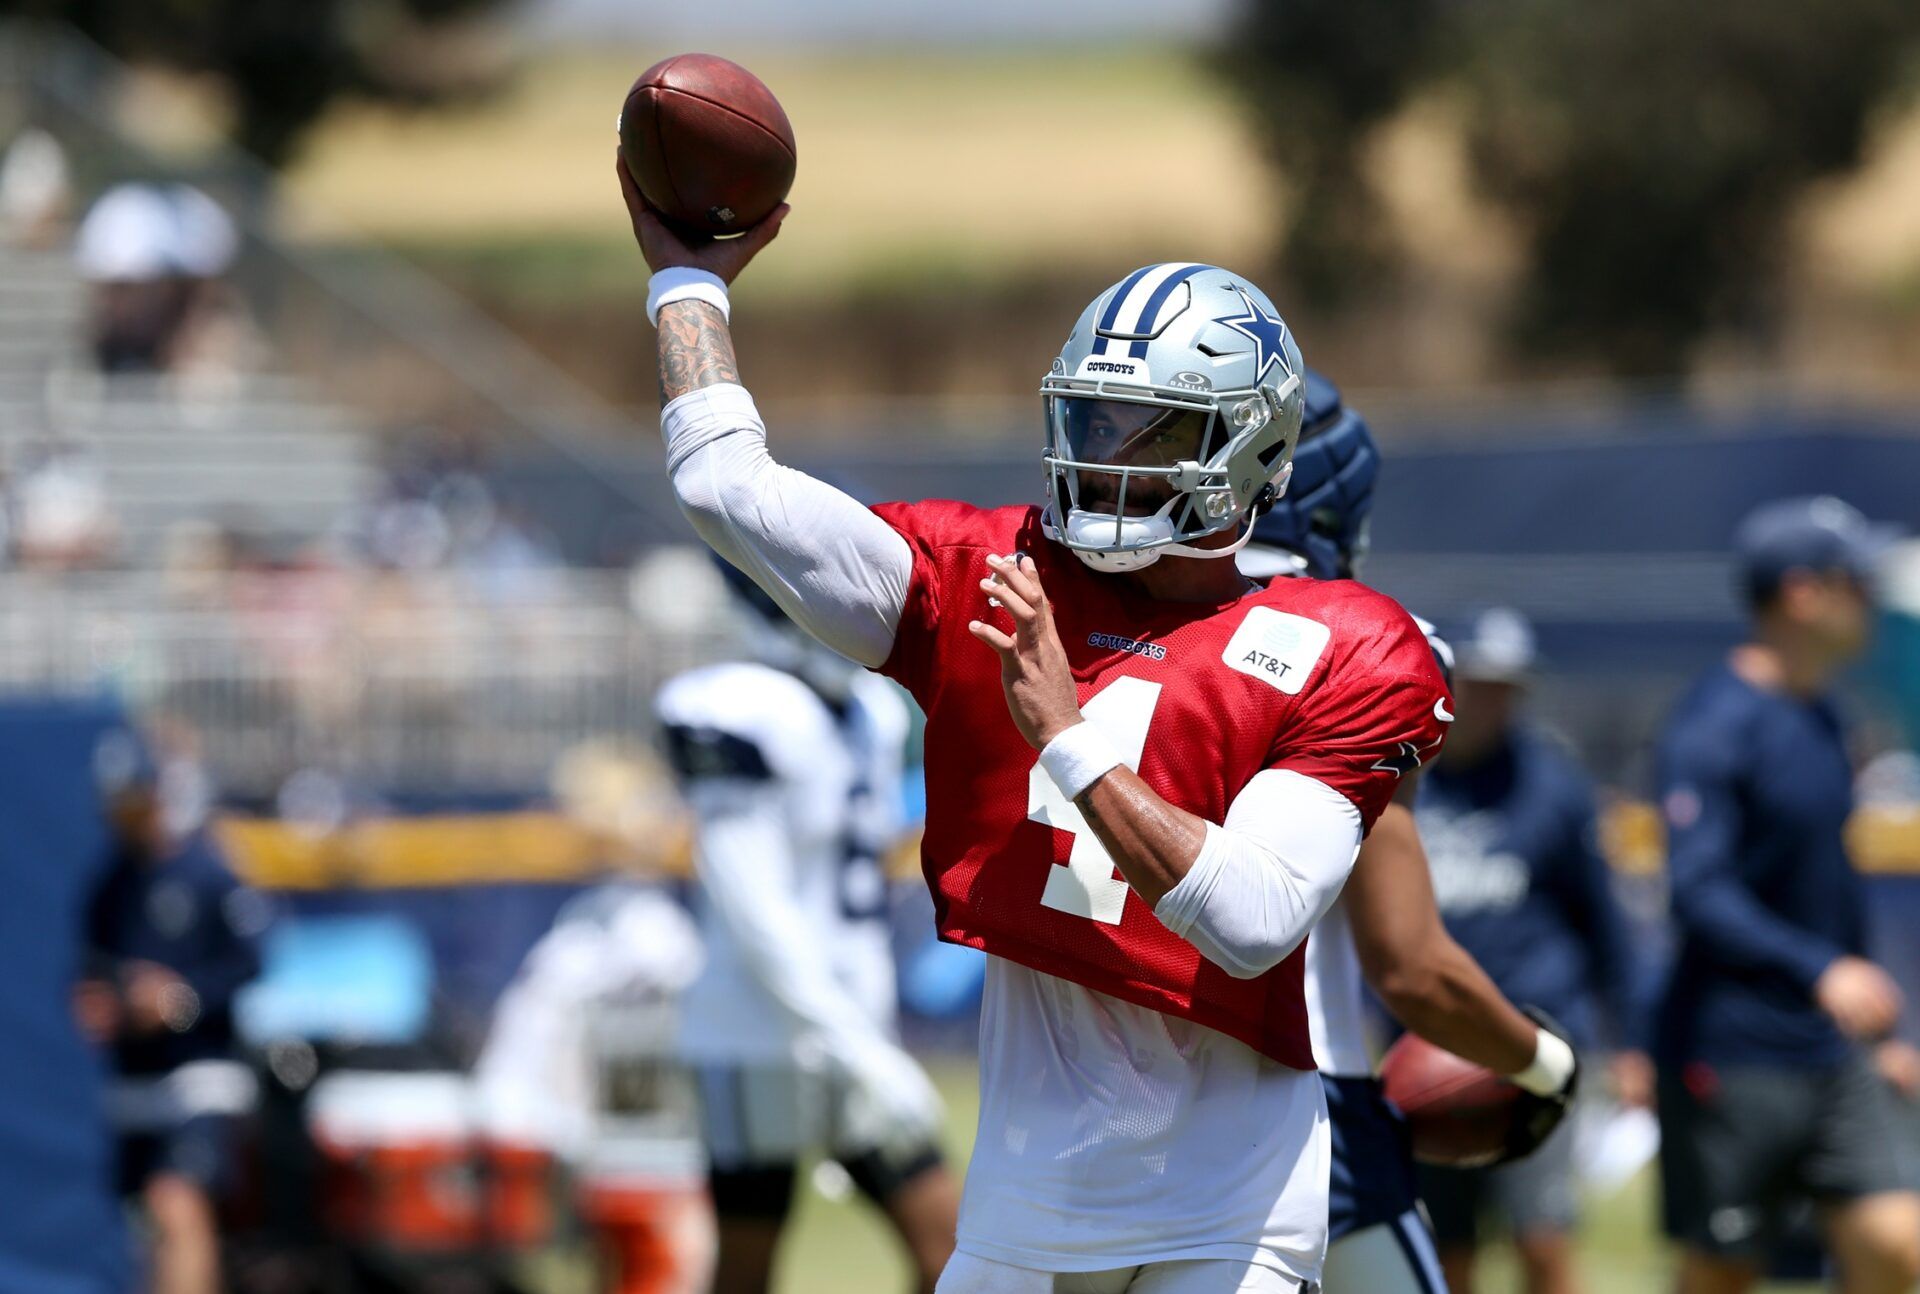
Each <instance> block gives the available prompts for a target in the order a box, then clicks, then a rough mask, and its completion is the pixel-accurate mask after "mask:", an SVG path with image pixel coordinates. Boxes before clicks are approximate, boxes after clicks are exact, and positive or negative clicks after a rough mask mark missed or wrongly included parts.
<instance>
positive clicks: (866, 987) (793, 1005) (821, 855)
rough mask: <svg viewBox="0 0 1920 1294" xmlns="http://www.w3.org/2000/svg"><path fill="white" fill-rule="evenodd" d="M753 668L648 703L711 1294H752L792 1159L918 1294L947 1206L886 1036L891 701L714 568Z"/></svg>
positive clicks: (930, 1092)
mask: <svg viewBox="0 0 1920 1294" xmlns="http://www.w3.org/2000/svg"><path fill="white" fill-rule="evenodd" d="M720 565H721V566H722V569H723V570H724V571H725V573H726V575H727V577H728V585H729V587H730V588H731V589H732V590H733V592H734V594H735V595H736V596H735V599H734V600H735V602H736V603H737V605H738V607H739V609H740V612H741V616H740V618H741V620H742V621H743V622H744V625H745V627H746V629H747V634H748V638H749V641H750V646H751V648H752V651H753V654H754V655H755V656H756V657H757V658H758V659H757V660H755V661H752V662H741V663H732V664H722V665H709V666H704V667H702V668H699V669H695V670H693V671H691V672H689V673H686V674H682V675H679V676H678V677H676V678H674V679H671V680H669V681H668V683H667V684H666V686H665V687H663V688H661V690H660V694H659V696H658V698H656V700H655V703H654V708H655V711H656V713H657V715H658V717H659V721H660V728H661V732H662V734H663V738H664V741H665V744H666V749H667V756H668V761H669V762H670V763H671V764H672V766H673V769H674V771H675V774H676V776H677V778H678V781H679V783H680V787H681V791H682V793H683V795H684V796H685V798H686V800H687V803H688V805H689V806H690V807H691V808H692V810H693V813H694V816H695V840H694V852H695V866H696V869H697V873H698V877H699V882H700V885H699V891H698V896H697V897H698V903H697V906H698V909H699V913H700V917H701V929H702V933H703V935H704V936H705V941H706V948H707V957H706V964H705V967H704V968H703V970H702V972H701V974H700V976H699V977H698V978H697V979H696V980H694V982H693V983H692V985H690V986H689V987H688V988H687V990H686V993H685V996H684V998H683V1000H682V1004H681V1011H682V1019H683V1021H684V1027H683V1029H682V1034H681V1053H682V1055H683V1056H684V1057H685V1058H686V1059H687V1060H688V1061H689V1062H690V1063H691V1064H693V1065H694V1066H695V1067H696V1070H697V1073H698V1076H699V1083H700V1095H701V1109H702V1117H703V1122H704V1127H705V1140H706V1143H707V1154H708V1159H709V1163H710V1168H709V1184H710V1186H711V1190H712V1194H713V1202H714V1212H715V1214H716V1215H717V1219H718V1222H719V1228H720V1251H719V1261H718V1266H717V1268H716V1273H715V1278H714V1289H715V1291H716V1292H717V1294H764V1291H765V1290H766V1289H767V1288H768V1285H769V1282H770V1280H771V1277H772V1270H773V1260H774V1252H775V1248H776V1246H777V1244H778V1242H779V1239H780V1232H781V1230H782V1229H783V1227H784V1224H785V1222H786V1218H787V1213H788V1210H789V1208H790V1206H791V1204H792V1199H793V1185H794V1176H795V1173H796V1170H797V1168H798V1164H799V1161H800V1159H801V1157H802V1156H803V1155H805V1154H807V1153H809V1152H812V1151H818V1150H824V1151H825V1152H827V1153H828V1154H830V1155H831V1156H832V1157H833V1158H834V1159H836V1160H837V1161H839V1163H840V1164H841V1166H842V1167H844V1168H845V1169H846V1171H847V1174H848V1175H849V1176H850V1177H851V1178H852V1179H853V1182H854V1185H855V1186H857V1187H858V1188H859V1189H860V1191H861V1193H862V1194H864V1195H865V1196H866V1197H867V1198H868V1199H870V1200H872V1201H873V1203H874V1204H875V1205H877V1206H878V1207H879V1208H880V1209H882V1210H883V1211H884V1212H885V1214H886V1216H887V1218H888V1220H889V1221H890V1222H891V1223H892V1224H893V1227H894V1230H895V1231H896V1232H897V1233H898V1235H899V1236H900V1239H901V1241H902V1242H903V1243H904V1244H905V1246H906V1248H907V1250H908V1253H909V1254H910V1255H911V1257H912V1260H913V1262H914V1264H915V1267H916V1269H917V1271H918V1273H919V1285H920V1288H922V1289H924V1290H931V1289H932V1288H933V1285H934V1282H935V1281H936V1280H937V1279H938V1278H939V1275H940V1271H941V1269H942V1268H943V1267H944V1266H945V1265H946V1262H947V1257H948V1255H949V1254H951V1253H952V1251H953V1232H954V1214H955V1211H956V1208H957V1205H958V1199H959V1191H958V1189H957V1188H956V1187H955V1185H954V1183H953V1180H952V1177H951V1176H950V1174H948V1172H947V1171H946V1168H945V1167H944V1165H943V1163H942V1159H941V1152H940V1149H939V1144H938V1140H937V1138H938V1135H939V1128H940V1101H939V1098H938V1097H937V1096H936V1095H935V1093H934V1089H933V1085H932V1083H931V1082H929V1081H928V1079H927V1076H926V1074H925V1073H924V1072H923V1071H922V1070H921V1068H920V1066H919V1065H918V1064H916V1063H915V1062H914V1060H913V1058H912V1057H911V1056H909V1055H907V1053H906V1052H904V1051H903V1050H901V1048H900V1046H899V1044H898V1043H897V1042H895V1041H894V1036H893V1033H894V1012H895V1001H894V968H893V955H892V950H891V947H890V937H889V929H888V925H887V919H886V918H887V892H886V877H885V875H884V873H883V872H882V870H881V863H880V859H881V856H882V854H883V852H884V851H885V850H886V848H887V847H888V845H889V844H890V843H891V842H892V840H893V839H894V838H895V837H896V836H897V835H898V834H899V832H900V829H901V827H902V825H903V824H902V823H901V821H900V803H901V785H900V784H901V776H902V754H903V750H904V746H905V742H906V739H907V732H908V717H907V707H906V703H905V702H904V701H903V700H902V699H901V698H900V697H899V695H898V693H897V692H896V691H895V689H894V688H893V687H892V686H891V685H890V684H888V683H886V682H885V681H883V680H881V679H879V678H875V677H874V676H872V675H870V674H867V673H866V672H864V671H862V670H861V669H860V668H859V667H858V666H856V665H854V664H853V663H852V662H851V661H849V660H847V659H846V658H844V657H842V656H839V655H836V654H835V653H833V652H831V651H829V650H828V649H827V648H825V647H823V646H821V645H820V644H819V643H817V642H814V641H813V640H812V639H810V638H807V637H806V636H805V635H803V634H801V633H800V632H799V631H798V630H797V629H795V628H794V627H793V626H792V624H791V622H789V621H788V620H787V618H786V617H785V616H784V615H783V614H782V613H781V611H780V609H779V608H778V607H777V606H775V605H774V603H773V601H772V600H771V599H770V598H768V597H767V595H766V594H765V593H763V592H761V591H760V589H759V588H757V587H755V586H754V585H753V584H752V583H751V582H750V581H748V580H747V579H746V577H745V576H742V575H740V574H739V573H738V572H737V571H735V570H734V569H733V568H732V567H729V566H726V565H725V564H724V563H721V564H720Z"/></svg>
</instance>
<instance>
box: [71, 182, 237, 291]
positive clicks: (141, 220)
mask: <svg viewBox="0 0 1920 1294" xmlns="http://www.w3.org/2000/svg"><path fill="white" fill-rule="evenodd" d="M237 245H238V239H237V237H236V235H235V233H234V228H233V221H231V220H230V219H228V218H227V213H226V212H225V211H223V210H221V208H220V204H219V203H217V202H215V201H214V200H213V199H212V198H210V197H208V196H207V195H206V194H204V193H202V192H201V191H200V190H198V189H196V188H194V187H192V186H191V185H187V184H171V185H166V186H164V187H162V186H160V185H154V184H118V185H115V186H114V187H113V188H111V189H109V190H107V192H106V193H104V194H102V195H101V197H100V199H99V200H98V201H97V202H95V203H94V204H93V206H92V207H91V208H90V209H89V210H88V211H87V214H86V218H85V219H84V220H82V221H81V222H80V232H79V234H78V235H77V236H76V237H75V239H74V253H73V255H74V261H75V263H76V264H77V265H78V266H79V268H80V273H81V274H82V275H84V276H85V277H87V278H88V279H91V280H93V281H94V282H96V283H142V282H149V281H151V280H153V279H159V278H167V277H170V276H172V275H176V274H185V275H189V276H191V277H194V278H212V277H214V276H215V275H218V274H221V273H224V272H225V271H226V269H227V267H228V266H229V265H231V264H232V263H233V255H234V250H235V248H236V247H237Z"/></svg>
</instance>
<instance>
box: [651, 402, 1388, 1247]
mask: <svg viewBox="0 0 1920 1294" xmlns="http://www.w3.org/2000/svg"><path fill="white" fill-rule="evenodd" d="M661 424H662V430H663V432H664V434H665V436H666V440H667V468H668V473H669V475H670V477H671V479H672V482H673V488H674V493H675V496H676V497H677V498H678V499H679V500H680V503H681V506H682V508H683V509H684V510H685V511H686V513H687V515H688V518H689V519H690V520H691V521H692V523H693V526H694V529H695V530H696V531H697V532H698V533H699V534H700V536H701V538H703V539H705V540H706V541H707V542H708V543H709V544H710V545H712V546H713V548H714V549H715V550H716V551H717V552H719V553H720V555H721V556H723V557H725V558H726V559H727V560H729V561H731V562H733V563H734V564H735V565H736V566H738V567H739V568H740V569H741V570H743V571H745V572H746V573H747V574H748V575H750V576H751V577H752V578H753V579H754V580H755V581H756V582H757V583H758V584H760V586H761V587H762V588H764V589H765V590H766V591H767V593H768V594H769V595H770V596H772V597H773V598H774V600H775V601H776V602H778V603H779V604H780V606H781V608H782V609H783V610H784V611H786V613H787V614H788V615H789V616H791V617H792V618H793V619H794V621H795V622H796V623H798V624H799V625H801V627H803V628H805V629H806V630H807V631H808V632H809V633H811V634H813V635H814V636H815V637H816V638H818V639H819V640H820V641H822V642H824V643H826V644H827V645H828V646H830V647H833V648H834V649H836V650H838V651H840V652H842V653H844V654H845V655H847V656H849V657H851V658H853V659H855V660H858V661H860V662H862V663H864V664H867V665H870V666H872V665H879V664H880V663H882V662H884V661H885V660H886V658H887V656H888V655H889V654H890V652H891V651H892V647H893V637H894V633H895V631H896V630H897V628H898V626H899V623H900V616H901V614H902V612H903V609H904V607H905V605H906V596H907V590H908V587H909V584H910V583H911V579H912V573H913V561H912V554H911V551H910V550H909V548H908V547H907V543H906V541H905V540H904V539H903V538H902V537H901V536H900V535H899V533H898V532H896V531H895V530H894V529H893V528H892V527H891V526H889V525H887V523H886V522H884V521H882V520H880V519H879V518H878V517H876V516H875V515H874V514H873V513H872V512H870V511H868V510H867V509H866V508H865V507H863V506H862V505H861V504H860V503H859V502H857V501H856V500H854V499H853V498H851V497H849V496H847V495H845V494H842V493H841V492H840V491H838V490H835V489H833V488H832V487H830V486H828V485H825V484H823V483H822V482H819V481H815V480H813V479H812V478H810V477H808V476H806V475H804V474H803V473H800V472H796V471H793V470H792V469H790V468H785V467H781V466H780V465H779V464H777V463H775V462H774V461H773V459H772V457H771V456H770V455H769V454H768V453H767V449H766V431H765V426H764V424H763V423H762V422H761V420H760V417H759V414H758V412H757V411H756V410H755V408H754V406H753V401H752V398H751V397H750V396H748V394H747V393H746V391H745V390H744V389H742V388H740V387H737V386H731V385H723V386H714V387H707V388H704V389H702V390H699V391H694V392H691V393H689V394H687V395H683V396H681V397H680V398H678V399H676V400H674V401H673V402H672V403H670V404H668V405H667V407H666V408H665V409H664V410H663V411H662V415H661ZM1263 778H1264V779H1266V780H1264V781H1263V780H1262V779H1263ZM1256 784H1257V785H1256ZM1247 792H1251V793H1252V794H1247V793H1245V792H1243V796H1242V798H1239V799H1236V801H1235V803H1234V805H1233V807H1232V809H1231V810H1230V812H1229V815H1228V821H1227V823H1226V824H1224V825H1223V826H1221V827H1219V828H1216V829H1215V830H1213V831H1210V832H1209V833H1208V836H1209V838H1208V843H1207V846H1206V848H1205V850H1203V854H1202V856H1201V857H1200V858H1198V859H1196V860H1195V865H1194V867H1193V868H1192V869H1191V870H1190V871H1189V872H1188V874H1187V876H1186V877H1185V878H1183V879H1182V881H1181V883H1180V884H1179V885H1177V886H1175V887H1174V889H1173V890H1172V891H1169V892H1168V894H1167V895H1165V896H1164V897H1163V898H1162V900H1161V907H1162V909H1164V910H1165V911H1166V913H1167V919H1168V922H1169V924H1170V926H1172V927H1178V928H1179V931H1178V932H1179V933H1182V934H1183V936H1184V937H1186V938H1188V939H1189V940H1190V941H1192V942H1193V943H1194V945H1195V947H1196V948H1198V949H1199V950H1200V951H1201V952H1202V954H1203V955H1206V956H1208V957H1209V958H1210V959H1212V960H1214V961H1215V962H1216V963H1218V964H1220V965H1222V966H1223V967H1225V968H1226V969H1228V970H1229V971H1230V972H1231V973H1236V974H1250V973H1257V971H1258V970H1259V969H1260V968H1261V964H1262V963H1264V964H1265V965H1271V964H1273V963H1275V962H1278V961H1279V960H1280V959H1281V958H1282V957H1284V956H1285V955H1286V953H1287V952H1289V951H1291V950H1292V949H1293V948H1294V947H1295V946H1297V945H1298V943H1299V942H1300V940H1301V939H1302V938H1304V937H1305V935H1306V932H1307V931H1308V930H1309V929H1310V928H1311V926H1312V923H1313V921H1314V920H1316V919H1317V918H1318V917H1319V916H1320V915H1321V914H1322V913H1324V912H1325V910H1326V908H1327V907H1328V906H1329V905H1330V904H1331V903H1332V902H1333V899H1334V897H1335V896H1336V895H1337V894H1338V892H1339V889H1340V886H1341V885H1342V884H1343V883H1344V881H1345V879H1346V875H1347V872H1348V870H1349V869H1350V868H1351V866H1352V863H1353V856H1354V854H1355V853H1356V852H1357V850H1358V847H1359V840H1360V829H1359V815H1358V813H1357V811H1355V810H1354V808H1353V806H1352V804H1351V803H1350V802H1348V801H1347V800H1346V798H1345V797H1344V796H1341V795H1340V794H1339V793H1338V792H1336V791H1334V790H1332V789H1331V788H1329V787H1327V786H1325V785H1324V784H1323V783H1319V782H1316V781H1314V780H1313V779H1310V778H1305V777H1300V776H1298V775H1296V774H1272V775H1266V774H1263V775H1262V776H1261V778H1256V779H1255V782H1254V783H1250V784H1249V786H1248V788H1247ZM980 1089H981V1091H980V1102H981V1106H980V1110H981V1113H980V1127H979V1139H978V1142H977V1144H976V1148H975V1152H974V1160H973V1169H972V1171H970V1172H969V1174H968V1182H967V1189H966V1196H965V1201H964V1204H963V1206H962V1209H961V1217H960V1247H961V1248H962V1249H963V1250H966V1251H968V1252H973V1253H978V1254H980V1255H981V1256H983V1257H989V1258H995V1259H998V1260H1000V1261H1003V1262H1012V1263H1016V1264H1018V1265H1021V1266H1028V1267H1038V1268H1042V1269H1045V1270H1054V1271H1098V1270H1103V1269H1107V1268H1112V1267H1122V1266H1132V1265H1137V1264H1141V1263H1146V1262H1158V1261H1168V1260H1174V1259H1194V1258H1235V1259H1239V1260H1241V1261H1249V1262H1255V1263H1258V1264H1260V1265H1262V1266H1268V1267H1274V1268H1277V1269H1279V1270H1282V1271H1286V1272H1288V1273H1290V1274H1292V1275H1295V1276H1297V1277H1299V1278H1301V1279H1302V1280H1311V1279H1313V1278H1314V1277H1315V1276H1316V1275H1317V1273H1318V1271H1319V1265H1320V1259H1321V1255H1322V1254H1323V1252H1324V1250H1325V1244H1326V1194H1327V1173H1328V1143H1327V1131H1326V1107H1325V1102H1324V1098H1323V1096H1322V1089H1321V1085H1320V1080H1319V1078H1318V1077H1317V1076H1315V1075H1313V1074H1310V1073H1303V1072H1301V1071H1298V1070H1292V1069H1288V1068H1286V1067H1285V1066H1282V1065H1279V1064H1277V1063H1275V1062H1273V1061H1271V1060H1268V1059H1267V1058H1265V1057H1263V1056H1261V1055H1260V1054H1259V1053H1257V1052H1255V1051H1254V1050H1253V1049H1252V1048H1250V1047H1248V1046H1246V1045H1245V1044H1244V1043H1241V1042H1239V1041H1237V1040H1235V1039H1232V1038H1229V1037H1227V1036H1226V1035H1224V1034H1221V1033H1217V1032H1215V1031H1214V1030H1211V1029H1208V1028H1206V1027H1204V1026H1202V1025H1197V1024H1193V1023H1191V1022H1189V1021H1185V1020H1180V1019H1177V1018H1174V1017H1170V1016H1166V1015H1163V1014H1161V1013H1160V1012H1157V1011H1153V1010H1151V1009H1148V1008H1145V1007H1137V1006H1132V1005H1129V1004H1126V1003H1123V1002H1120V1001H1118V1000H1116V999H1114V998H1110V997H1107V996H1106V995H1104V994H1101V993H1096V992H1094V991H1092V990H1091V989H1087V988H1083V987H1081V986H1080V985H1077V984H1074V983H1071V982H1070V981H1067V980H1063V979H1059V978H1057V977H1054V976H1050V975H1044V974H1041V973H1039V972H1036V971H1032V970H1028V969H1026V968H1025V967H1022V966H1019V965H1016V964H1013V963H1010V962H1006V961H1002V960H999V959H997V958H996V959H993V960H992V961H991V962H990V964H989V970H988V976H987V990H986V1002H985V1006H984V1008H983V1012H982V1019H981V1035H980Z"/></svg>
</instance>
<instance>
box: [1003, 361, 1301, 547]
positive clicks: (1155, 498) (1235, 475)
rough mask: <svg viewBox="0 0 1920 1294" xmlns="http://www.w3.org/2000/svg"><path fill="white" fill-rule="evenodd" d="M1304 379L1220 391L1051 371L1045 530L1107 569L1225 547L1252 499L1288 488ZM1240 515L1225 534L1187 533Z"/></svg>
mask: <svg viewBox="0 0 1920 1294" xmlns="http://www.w3.org/2000/svg"><path fill="white" fill-rule="evenodd" d="M1299 389H1300V380H1299V378H1297V377H1287V378H1285V379H1284V380H1283V381H1282V382H1281V384H1280V385H1279V386H1278V388H1277V389H1271V390H1270V389H1254V390H1243V391H1232V392H1224V393H1215V392H1213V391H1206V390H1198V389H1192V388H1185V387H1157V388H1154V387H1139V386H1131V385H1123V384H1120V383H1114V382H1110V381H1089V380H1086V379H1069V378H1063V377H1059V376H1050V377H1049V378H1048V379H1047V380H1046V381H1045V382H1044V383H1043V384H1042V386H1041V393H1042V399H1043V401H1044V402H1045V407H1046V419H1047V449H1046V452H1045V454H1044V455H1043V459H1044V461H1045V462H1046V466H1047V509H1046V513H1045V515H1044V516H1043V518H1042V524H1043V526H1044V527H1045V529H1046V532H1047V534H1048V536H1049V537H1050V538H1052V539H1054V540H1055V541H1057V542H1058V543H1060V544H1062V545H1064V546H1065V547H1066V548H1068V549H1070V550H1072V551H1073V553H1074V554H1075V555H1076V556H1078V557H1079V558H1080V560H1081V561H1083V562H1085V563H1086V564H1087V565H1089V566H1091V567H1093V568H1094V569H1095V570H1099V571H1106V572H1120V571H1131V570H1139V569H1141V568H1142V567H1145V566H1150V565H1152V564H1153V563H1154V562H1156V561H1158V560H1159V559H1160V557H1161V556H1162V554H1165V553H1175V554H1178V555H1180V556H1187V557H1226V556H1230V555H1231V554H1233V553H1234V552H1236V551H1238V549H1239V548H1240V547H1241V546H1242V545H1243V544H1245V543H1246V541H1247V536H1248V533H1250V527H1251V522H1252V519H1253V514H1254V512H1255V511H1256V509H1258V508H1259V507H1262V506H1265V504H1266V503H1267V502H1269V501H1270V500H1271V499H1273V498H1278V497H1279V495H1280V493H1282V492H1284V490H1285V489H1286V477H1287V473H1288V470H1289V468H1290V466H1291V465H1290V463H1289V461H1288V460H1289V458H1290V456H1291V454H1292V450H1293V439H1294V437H1295V435H1297V432H1295V431H1294V430H1292V428H1295V427H1297V425H1298V404H1299V396H1298V391H1299ZM1290 406H1291V407H1290ZM1242 524H1245V525H1246V526H1247V527H1248V530H1247V531H1243V533H1242V534H1241V535H1240V537H1239V538H1238V539H1237V540H1236V541H1235V542H1234V543H1232V544H1230V545H1225V546H1221V547H1217V548H1214V547H1196V546H1194V545H1193V543H1192V541H1194V540H1198V539H1204V538H1207V537H1208V536H1211V535H1216V534H1219V533H1221V532H1222V531H1225V530H1229V529H1231V528H1233V527H1234V526H1236V525H1242Z"/></svg>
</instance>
